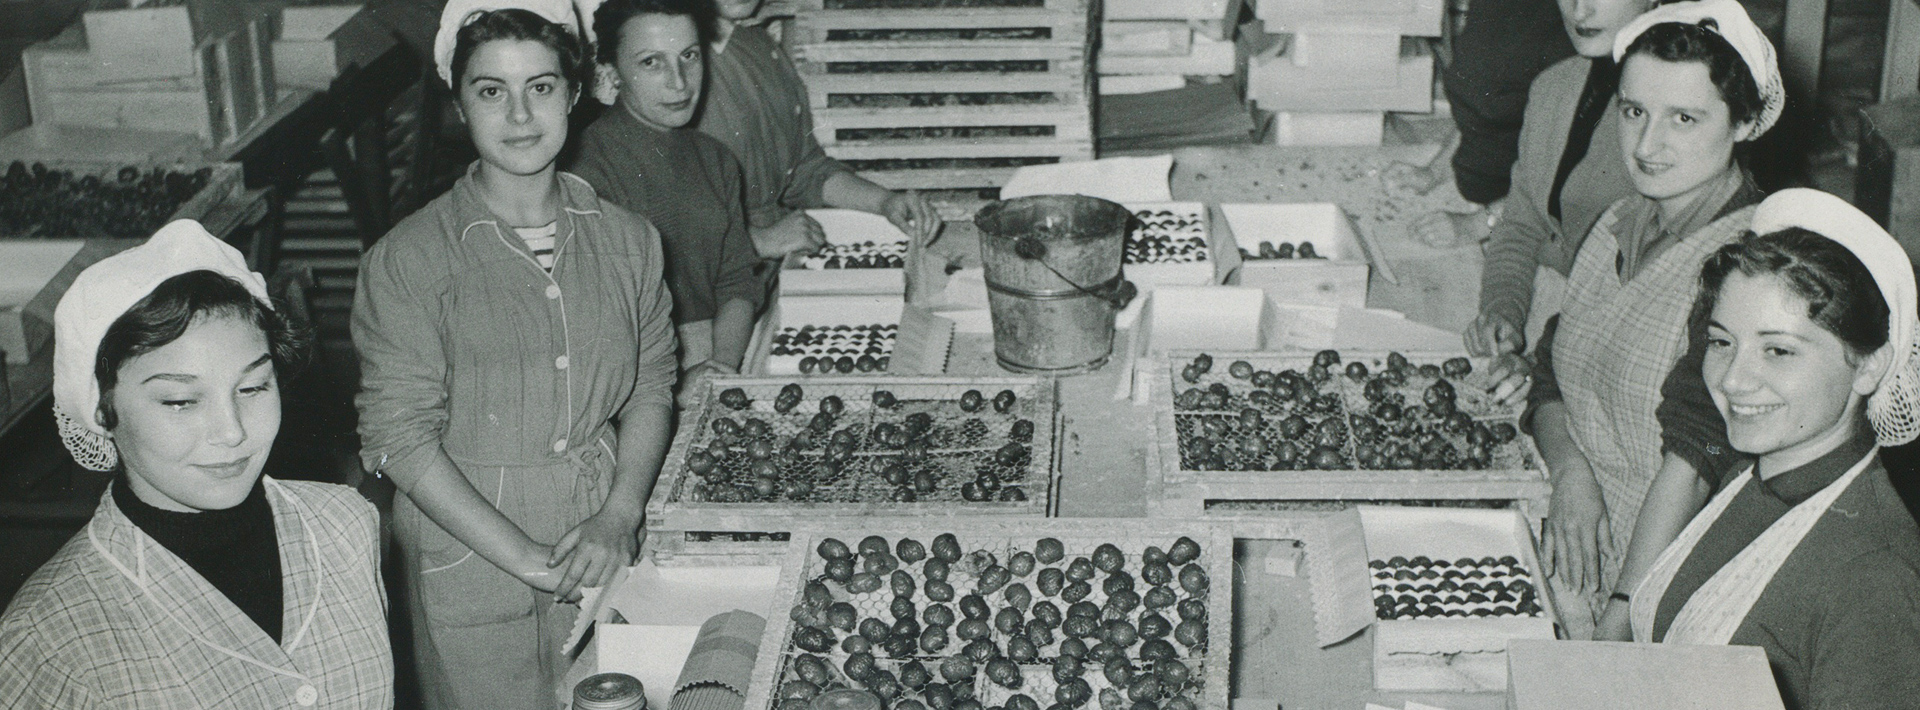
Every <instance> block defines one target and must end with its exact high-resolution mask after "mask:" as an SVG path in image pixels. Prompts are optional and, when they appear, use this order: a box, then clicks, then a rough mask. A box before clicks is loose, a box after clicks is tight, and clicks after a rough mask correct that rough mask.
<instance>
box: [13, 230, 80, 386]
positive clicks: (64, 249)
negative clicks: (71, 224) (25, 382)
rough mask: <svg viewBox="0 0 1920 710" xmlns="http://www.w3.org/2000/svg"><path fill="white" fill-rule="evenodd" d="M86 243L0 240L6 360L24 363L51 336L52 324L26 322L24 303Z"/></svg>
mask: <svg viewBox="0 0 1920 710" xmlns="http://www.w3.org/2000/svg"><path fill="white" fill-rule="evenodd" d="M85 245H86V242H84V241H81V240H75V239H58V240H5V241H0V350H4V351H6V355H7V362H9V363H12V364H24V363H26V362H27V361H28V360H30V359H32V358H33V355H34V353H35V351H37V350H40V349H42V348H44V347H45V345H46V343H47V341H48V340H50V339H51V338H52V335H53V330H52V325H53V324H51V323H38V322H29V320H30V319H29V317H28V316H27V313H26V306H27V303H28V302H30V301H32V300H33V299H34V297H36V296H38V295H40V292H41V291H42V290H44V289H45V288H46V287H47V282H49V281H52V280H53V277H55V276H58V275H59V274H60V271H61V270H62V269H65V268H67V263H68V262H71V261H73V255H75V254H78V253H79V252H80V248H81V247H83V246H85ZM32 320H36V321H37V319H32Z"/></svg>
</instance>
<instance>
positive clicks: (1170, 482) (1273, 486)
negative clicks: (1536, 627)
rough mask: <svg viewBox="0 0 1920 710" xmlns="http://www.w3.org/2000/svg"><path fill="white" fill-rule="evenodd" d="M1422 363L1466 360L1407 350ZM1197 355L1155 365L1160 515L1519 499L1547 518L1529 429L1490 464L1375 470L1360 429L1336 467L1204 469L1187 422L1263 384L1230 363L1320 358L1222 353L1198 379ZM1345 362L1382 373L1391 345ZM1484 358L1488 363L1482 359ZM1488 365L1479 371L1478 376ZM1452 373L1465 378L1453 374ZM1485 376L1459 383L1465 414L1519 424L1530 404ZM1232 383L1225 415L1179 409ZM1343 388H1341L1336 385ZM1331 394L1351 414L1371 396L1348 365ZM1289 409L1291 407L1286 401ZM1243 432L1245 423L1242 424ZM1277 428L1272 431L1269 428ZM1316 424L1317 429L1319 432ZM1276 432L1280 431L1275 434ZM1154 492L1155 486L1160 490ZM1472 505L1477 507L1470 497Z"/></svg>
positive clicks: (1272, 415) (1153, 462)
mask: <svg viewBox="0 0 1920 710" xmlns="http://www.w3.org/2000/svg"><path fill="white" fill-rule="evenodd" d="M1404 354H1405V355H1406V357H1407V358H1408V360H1410V361H1411V362H1412V363H1413V364H1415V365H1424V364H1438V363H1440V362H1442V361H1444V360H1446V359H1449V358H1452V357H1458V356H1459V353H1440V352H1408V353H1404ZM1197 355H1199V353H1196V352H1172V353H1168V354H1167V358H1166V363H1165V366H1164V367H1159V368H1157V369H1155V370H1153V371H1152V373H1151V377H1152V379H1153V381H1152V383H1151V386H1152V387H1153V393H1152V395H1151V399H1152V401H1153V405H1154V420H1153V425H1154V436H1153V438H1152V439H1151V444H1150V446H1149V453H1148V456H1149V459H1150V463H1149V465H1148V478H1149V479H1150V480H1155V481H1157V484H1158V487H1159V488H1158V493H1157V495H1152V500H1151V503H1150V505H1149V508H1150V510H1151V511H1152V512H1153V514H1155V515H1162V516H1173V517H1192V516H1198V515H1201V514H1204V513H1206V512H1207V504H1208V502H1209V501H1228V500H1233V501H1315V502H1319V501H1400V500H1405V501H1464V502H1478V501H1492V502H1496V503H1498V502H1506V501H1511V502H1513V505H1511V506H1510V507H1518V508H1521V509H1522V513H1523V514H1525V515H1527V516H1528V517H1530V518H1534V519H1538V518H1541V517H1544V516H1545V515H1546V506H1547V501H1548V498H1549V496H1550V495H1551V489H1550V487H1549V486H1548V484H1547V478H1546V470H1545V466H1544V465H1543V463H1542V461H1541V458H1540V453H1539V450H1538V449H1536V448H1535V447H1534V445H1533V441H1532V439H1530V438H1529V437H1527V436H1526V435H1524V434H1520V435H1518V436H1516V438H1514V439H1513V440H1512V441H1511V442H1509V443H1507V444H1504V445H1500V446H1496V447H1494V449H1493V451H1492V454H1493V456H1492V462H1491V464H1490V465H1489V466H1487V467H1486V468H1485V469H1484V470H1424V469H1421V468H1419V467H1415V468H1413V469H1402V470H1367V469H1359V468H1352V467H1353V466H1354V459H1355V450H1354V449H1355V443H1354V441H1353V437H1352V435H1351V425H1349V428H1348V431H1349V434H1348V435H1347V436H1346V437H1344V439H1345V441H1344V442H1343V443H1342V445H1341V447H1340V451H1341V458H1342V461H1343V465H1344V466H1347V467H1348V468H1340V469H1333V470H1288V471H1266V470H1251V471H1249V470H1239V471H1232V470H1198V469H1197V467H1195V466H1192V465H1190V464H1189V463H1188V462H1187V461H1184V460H1183V459H1186V458H1188V457H1187V456H1185V453H1186V452H1185V451H1183V449H1182V446H1181V441H1182V436H1181V433H1180V430H1181V427H1182V424H1183V423H1186V424H1188V425H1192V423H1194V422H1197V421H1199V420H1200V419H1205V418H1229V419H1230V418H1232V417H1234V416H1236V414H1237V413H1238V412H1239V411H1240V409H1241V408H1242V407H1246V406H1247V399H1246V395H1247V394H1248V393H1250V392H1251V391H1252V389H1253V387H1252V386H1251V385H1250V384H1249V383H1248V382H1246V381H1243V380H1238V379H1235V378H1233V377H1232V376H1231V374H1230V373H1229V368H1230V367H1231V365H1232V363H1234V362H1235V361H1242V360H1244V361H1246V362H1248V363H1249V364H1251V365H1252V366H1253V367H1254V369H1255V370H1256V371H1259V370H1264V371H1268V372H1276V373H1277V372H1281V371H1284V370H1289V369H1291V370H1295V371H1297V372H1303V373H1304V372H1306V371H1307V368H1308V367H1309V366H1311V364H1312V361H1313V355H1312V354H1305V353H1299V354H1294V353H1277V352H1245V353H1231V352H1224V353H1223V352H1215V353H1211V355H1212V357H1213V359H1214V365H1213V368H1212V371H1211V372H1209V373H1208V374H1206V375H1205V376H1203V377H1202V378H1201V380H1200V382H1199V383H1198V384H1197V385H1196V384H1189V383H1187V382H1186V381H1184V380H1182V379H1181V377H1180V372H1181V370H1182V369H1183V368H1184V367H1185V366H1186V365H1187V363H1189V362H1191V361H1192V360H1193V359H1194V357H1195V356H1197ZM1341 355H1342V362H1341V364H1340V365H1339V368H1345V367H1346V364H1347V363H1348V362H1355V361H1358V362H1363V363H1365V364H1366V365H1367V367H1368V370H1369V372H1376V373H1377V372H1379V371H1381V369H1382V368H1383V363H1384V361H1385V359H1386V356H1387V353H1386V352H1378V351H1374V352H1363V351H1349V352H1343V353H1341ZM1475 364H1476V365H1479V364H1481V363H1475ZM1478 372H1479V371H1478V370H1476V373H1478ZM1448 379H1450V380H1453V379H1459V378H1448ZM1482 379H1484V376H1483V375H1480V374H1475V375H1470V376H1468V377H1467V378H1464V379H1461V380H1460V381H1459V382H1455V383H1454V384H1455V385H1456V386H1455V392H1456V397H1457V398H1458V399H1457V400H1456V401H1457V403H1458V407H1459V410H1460V411H1463V412H1466V413H1468V414H1469V415H1471V416H1472V417H1473V418H1474V419H1475V420H1476V421H1477V422H1481V423H1486V424H1488V425H1489V426H1493V425H1496V424H1508V425H1514V426H1516V428H1517V421H1518V418H1519V415H1520V413H1521V412H1520V409H1519V408H1517V407H1503V406H1500V405H1499V404H1498V403H1496V402H1492V401H1491V400H1490V399H1489V397H1488V395H1487V394H1486V391H1485V385H1486V383H1484V382H1481V380H1482ZM1215 382H1220V383H1225V384H1227V386H1228V387H1229V389H1231V390H1232V391H1233V397H1232V400H1231V401H1232V402H1233V404H1231V405H1230V406H1229V407H1228V409H1227V410H1226V411H1222V412H1219V413H1188V412H1184V411H1182V412H1178V413H1176V407H1175V396H1176V395H1177V394H1178V393H1179V392H1181V391H1183V390H1185V389H1187V388H1189V387H1202V388H1204V387H1207V386H1209V385H1210V384H1211V383H1215ZM1430 382H1431V379H1430V378H1425V377H1414V378H1410V379H1409V381H1408V385H1407V386H1406V387H1403V388H1396V391H1399V392H1402V393H1406V394H1408V395H1410V396H1409V397H1408V399H1409V403H1410V404H1417V403H1418V399H1419V397H1420V394H1421V392H1422V391H1423V390H1424V389H1425V387H1426V386H1427V385H1428V384H1429V383H1430ZM1336 385H1337V386H1338V389H1337V390H1336V389H1335V387H1336ZM1320 389H1321V391H1322V393H1323V394H1332V393H1334V392H1335V391H1337V392H1338V393H1339V395H1340V399H1341V411H1340V412H1339V413H1337V414H1334V415H1332V416H1335V417H1341V418H1347V421H1349V422H1351V421H1352V420H1351V419H1350V418H1349V417H1350V416H1351V415H1352V414H1354V413H1356V412H1360V411H1362V410H1361V406H1364V405H1365V403H1366V401H1367V400H1366V399H1365V397H1364V396H1363V395H1362V393H1361V389H1362V388H1361V386H1360V385H1359V384H1357V383H1355V382H1353V381H1352V380H1350V379H1348V378H1346V377H1345V376H1343V375H1342V374H1340V373H1339V372H1336V373H1334V377H1333V379H1332V380H1330V381H1329V382H1328V383H1327V384H1324V385H1322V386H1321V387H1320ZM1282 409H1283V410H1284V407H1283V408H1282ZM1264 413H1265V415H1266V418H1267V422H1266V424H1265V425H1264V427H1263V428H1273V427H1274V425H1275V423H1276V422H1278V421H1279V420H1280V419H1281V418H1282V417H1283V416H1284V415H1283V414H1279V413H1276V412H1275V410H1272V409H1268V410H1265V412H1264ZM1233 431H1234V432H1235V433H1234V436H1238V435H1239V434H1238V432H1239V428H1238V427H1235V428H1234V429H1233ZM1269 433H1270V434H1271V433H1272V432H1269ZM1311 435H1312V434H1311V430H1309V434H1307V436H1311ZM1270 438H1272V437H1270ZM1446 438H1447V439H1448V441H1449V443H1451V444H1454V445H1455V446H1457V447H1459V448H1460V449H1463V450H1464V449H1465V448H1466V446H1465V444H1464V442H1463V441H1462V440H1461V439H1462V437H1458V436H1453V435H1448V436H1447V437H1446ZM1150 493H1151V491H1150ZM1468 505H1469V507H1473V506H1474V504H1472V503H1469V504H1468Z"/></svg>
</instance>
